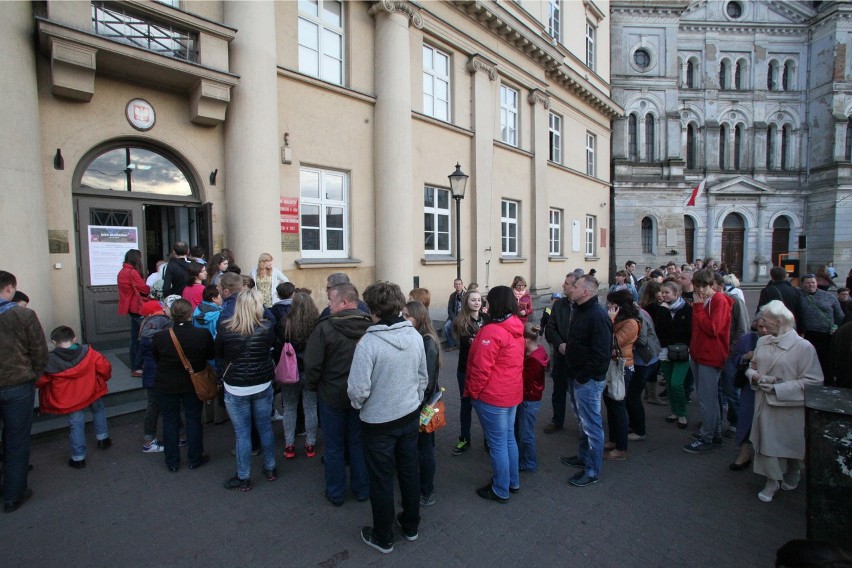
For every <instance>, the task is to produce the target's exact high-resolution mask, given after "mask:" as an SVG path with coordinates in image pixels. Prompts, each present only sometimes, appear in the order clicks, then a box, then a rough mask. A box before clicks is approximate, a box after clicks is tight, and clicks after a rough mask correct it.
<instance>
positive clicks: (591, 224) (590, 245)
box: [586, 215, 597, 256]
mask: <svg viewBox="0 0 852 568" xmlns="http://www.w3.org/2000/svg"><path fill="white" fill-rule="evenodd" d="M596 225H597V218H596V217H595V216H594V215H586V256H596V255H595V226H596Z"/></svg>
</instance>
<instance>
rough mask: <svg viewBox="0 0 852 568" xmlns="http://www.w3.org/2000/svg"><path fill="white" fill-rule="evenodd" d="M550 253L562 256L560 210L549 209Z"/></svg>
mask: <svg viewBox="0 0 852 568" xmlns="http://www.w3.org/2000/svg"><path fill="white" fill-rule="evenodd" d="M549 240H550V255H551V256H562V210H561V209H551V210H550V237H549Z"/></svg>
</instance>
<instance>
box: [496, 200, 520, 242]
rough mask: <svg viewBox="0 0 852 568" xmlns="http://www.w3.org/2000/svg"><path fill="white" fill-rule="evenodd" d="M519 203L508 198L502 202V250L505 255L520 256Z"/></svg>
mask: <svg viewBox="0 0 852 568" xmlns="http://www.w3.org/2000/svg"><path fill="white" fill-rule="evenodd" d="M518 205H519V204H518V202H517V201H510V200H508V199H503V200H502V201H501V202H500V235H501V237H502V246H501V249H500V250H501V252H502V253H503V255H504V256H518V208H519V207H518Z"/></svg>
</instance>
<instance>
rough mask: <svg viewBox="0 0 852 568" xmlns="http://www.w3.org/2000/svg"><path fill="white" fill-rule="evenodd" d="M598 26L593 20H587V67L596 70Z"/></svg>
mask: <svg viewBox="0 0 852 568" xmlns="http://www.w3.org/2000/svg"><path fill="white" fill-rule="evenodd" d="M597 31H598V30H597V28H596V27H595V26H594V24H592V22H590V21H588V20H586V67H588V68H589V69H591V70H592V71H594V70H595V55H596V52H595V36H596V34H597Z"/></svg>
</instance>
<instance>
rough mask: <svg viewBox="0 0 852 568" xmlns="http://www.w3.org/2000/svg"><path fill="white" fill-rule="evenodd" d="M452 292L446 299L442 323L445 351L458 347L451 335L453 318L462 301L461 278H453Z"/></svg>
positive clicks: (458, 310)
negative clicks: (445, 309) (445, 315)
mask: <svg viewBox="0 0 852 568" xmlns="http://www.w3.org/2000/svg"><path fill="white" fill-rule="evenodd" d="M453 288H454V290H453V293H452V294H450V299H449V300H448V301H447V322H446V323H445V324H444V337H446V338H447V351H454V350H456V349H458V348H459V346H458V344H457V343H456V340H455V338H454V337H453V320H454V319H456V316H457V315H459V312H461V309H462V302H463V301H464V283H463V282H462V280H461V278H456V279H455V280H453Z"/></svg>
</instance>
